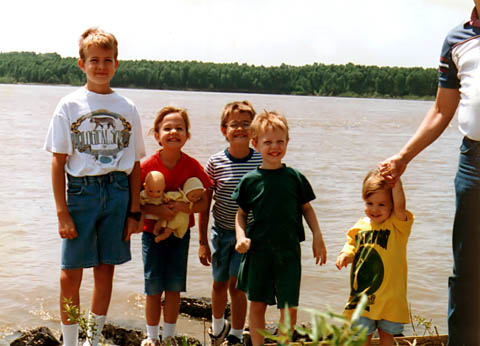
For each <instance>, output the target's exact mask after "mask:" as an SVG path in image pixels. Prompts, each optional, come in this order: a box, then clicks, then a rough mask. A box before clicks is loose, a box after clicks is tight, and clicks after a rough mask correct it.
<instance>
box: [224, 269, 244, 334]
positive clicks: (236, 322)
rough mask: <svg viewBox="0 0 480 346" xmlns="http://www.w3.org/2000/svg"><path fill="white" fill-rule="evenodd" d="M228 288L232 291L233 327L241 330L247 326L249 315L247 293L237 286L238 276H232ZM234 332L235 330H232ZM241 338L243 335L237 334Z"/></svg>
mask: <svg viewBox="0 0 480 346" xmlns="http://www.w3.org/2000/svg"><path fill="white" fill-rule="evenodd" d="M228 285H229V287H228V290H229V292H230V299H231V301H232V302H231V305H232V328H233V329H236V330H241V331H242V332H243V328H244V326H245V318H246V315H247V297H246V296H245V293H244V292H243V291H241V290H239V289H237V288H236V285H237V278H236V277H233V276H231V277H230V280H229V281H228ZM231 333H232V334H233V331H232V332H231ZM235 336H236V337H238V338H239V339H241V335H240V336H239V335H235Z"/></svg>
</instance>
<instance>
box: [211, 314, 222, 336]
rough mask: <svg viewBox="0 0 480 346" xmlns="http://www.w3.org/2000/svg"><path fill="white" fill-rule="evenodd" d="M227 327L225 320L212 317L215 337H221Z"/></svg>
mask: <svg viewBox="0 0 480 346" xmlns="http://www.w3.org/2000/svg"><path fill="white" fill-rule="evenodd" d="M224 327H225V318H223V317H220V318H215V317H213V316H212V333H213V335H215V336H218V335H220V333H221V332H222V330H223V328H224Z"/></svg>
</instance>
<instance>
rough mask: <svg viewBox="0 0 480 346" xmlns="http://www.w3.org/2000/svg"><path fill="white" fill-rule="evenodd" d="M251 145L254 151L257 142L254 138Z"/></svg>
mask: <svg viewBox="0 0 480 346" xmlns="http://www.w3.org/2000/svg"><path fill="white" fill-rule="evenodd" d="M252 145H253V147H254V148H255V149H257V140H256V139H255V138H252Z"/></svg>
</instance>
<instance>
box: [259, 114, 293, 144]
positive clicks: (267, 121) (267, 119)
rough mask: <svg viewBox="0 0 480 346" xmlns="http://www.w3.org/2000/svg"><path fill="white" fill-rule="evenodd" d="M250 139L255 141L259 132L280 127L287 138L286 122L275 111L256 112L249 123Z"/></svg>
mask: <svg viewBox="0 0 480 346" xmlns="http://www.w3.org/2000/svg"><path fill="white" fill-rule="evenodd" d="M250 129H251V133H252V140H254V141H256V140H257V139H258V135H259V134H260V133H263V132H265V131H266V130H267V129H272V130H273V129H280V130H283V131H285V132H286V134H287V140H288V139H289V136H288V123H287V119H285V117H284V116H283V115H281V114H279V113H277V112H275V111H270V112H269V111H266V110H264V111H263V113H260V114H258V115H257V116H255V118H254V119H253V121H252V124H251V125H250Z"/></svg>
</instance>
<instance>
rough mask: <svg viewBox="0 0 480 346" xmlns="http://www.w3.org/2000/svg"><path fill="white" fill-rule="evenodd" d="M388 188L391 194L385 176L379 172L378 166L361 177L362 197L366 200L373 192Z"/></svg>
mask: <svg viewBox="0 0 480 346" xmlns="http://www.w3.org/2000/svg"><path fill="white" fill-rule="evenodd" d="M380 190H388V191H389V192H390V195H391V194H392V188H391V187H390V186H389V185H388V184H387V181H386V180H385V178H384V177H383V176H382V175H381V174H380V171H379V169H378V168H375V169H372V170H370V171H369V172H368V173H367V175H366V176H365V179H363V187H362V198H363V200H366V199H367V198H368V197H370V196H371V195H372V194H374V193H375V192H378V191H380Z"/></svg>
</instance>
